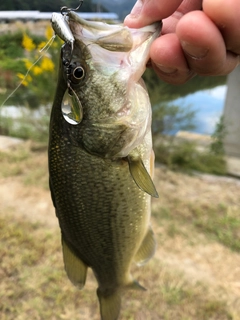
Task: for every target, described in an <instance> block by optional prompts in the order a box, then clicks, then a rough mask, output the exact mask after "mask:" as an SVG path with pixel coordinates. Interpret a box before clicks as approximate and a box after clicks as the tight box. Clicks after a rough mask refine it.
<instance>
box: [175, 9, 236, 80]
mask: <svg viewBox="0 0 240 320" xmlns="http://www.w3.org/2000/svg"><path fill="white" fill-rule="evenodd" d="M176 34H177V36H178V38H179V40H180V42H181V45H182V48H183V51H184V52H185V56H186V59H187V62H188V65H189V67H190V69H192V70H194V71H195V72H196V73H198V74H200V75H221V74H227V73H229V72H231V71H232V70H233V69H234V68H235V67H236V66H237V64H238V57H237V55H234V54H231V53H227V51H226V47H225V43H224V40H223V37H222V35H221V32H220V31H219V29H218V28H217V27H216V25H215V24H214V23H213V22H212V20H211V19H210V18H209V17H208V16H207V15H206V14H205V13H204V12H202V11H193V12H190V13H188V14H186V15H185V16H184V17H182V19H181V20H180V21H179V23H178V25H177V28H176Z"/></svg>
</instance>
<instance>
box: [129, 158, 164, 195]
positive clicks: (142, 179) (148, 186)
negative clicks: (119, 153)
mask: <svg viewBox="0 0 240 320" xmlns="http://www.w3.org/2000/svg"><path fill="white" fill-rule="evenodd" d="M127 159H128V164H129V170H130V173H131V175H132V177H133V180H134V181H135V183H136V185H137V186H138V187H139V188H140V189H141V190H143V191H145V192H146V193H148V194H150V196H152V197H155V198H158V197H159V196H158V193H157V190H156V188H155V185H154V183H153V181H152V178H151V177H150V175H149V173H148V172H147V169H146V168H145V166H144V164H143V162H142V159H141V158H140V157H138V158H135V157H132V156H130V155H128V157H127Z"/></svg>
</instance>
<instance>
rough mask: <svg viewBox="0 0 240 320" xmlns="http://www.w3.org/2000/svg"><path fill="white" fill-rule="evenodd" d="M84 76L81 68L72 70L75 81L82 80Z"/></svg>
mask: <svg viewBox="0 0 240 320" xmlns="http://www.w3.org/2000/svg"><path fill="white" fill-rule="evenodd" d="M84 76H85V70H84V69H83V67H76V68H75V69H74V70H73V77H74V78H75V79H76V80H82V79H83V78H84Z"/></svg>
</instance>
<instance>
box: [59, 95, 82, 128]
mask: <svg viewBox="0 0 240 320" xmlns="http://www.w3.org/2000/svg"><path fill="white" fill-rule="evenodd" d="M61 108H62V115H63V117H64V119H65V120H66V121H67V122H68V123H70V124H73V125H77V124H79V123H80V122H81V121H82V118H83V108H82V104H81V102H80V100H79V99H78V96H77V95H76V92H75V91H74V90H71V89H68V90H66V92H65V94H64V96H63V99H62V105H61Z"/></svg>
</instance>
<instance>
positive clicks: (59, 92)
mask: <svg viewBox="0 0 240 320" xmlns="http://www.w3.org/2000/svg"><path fill="white" fill-rule="evenodd" d="M68 23H69V28H70V30H71V33H72V35H73V37H74V41H72V42H71V43H70V41H67V42H65V43H64V44H63V46H62V48H61V57H60V64H59V71H58V72H59V73H58V83H57V88H56V94H55V98H54V102H53V106H52V111H51V118H50V132H49V151H48V152H49V184H50V190H51V196H52V201H53V204H54V206H55V210H56V216H57V218H58V221H59V226H60V230H61V239H62V240H61V241H62V253H63V261H64V267H65V271H66V273H67V276H68V278H69V279H70V281H71V282H72V283H73V284H74V285H75V286H76V287H77V288H79V289H83V288H84V286H85V282H86V277H87V270H88V268H91V269H92V271H93V273H94V275H95V277H96V280H97V283H98V288H97V297H98V300H99V305H100V315H101V319H102V320H117V319H119V316H120V309H121V297H122V295H123V294H124V290H128V289H135V290H142V291H144V290H145V288H144V287H143V286H142V285H140V284H139V283H138V282H137V280H136V279H134V277H133V276H132V274H131V266H132V265H133V264H134V263H135V264H137V265H139V266H141V265H143V264H145V263H147V262H148V261H149V260H150V259H151V258H152V257H153V255H154V252H155V250H156V240H155V237H154V233H153V230H152V227H151V223H150V215H151V197H152V196H153V197H158V193H157V190H156V188H155V186H154V183H153V172H154V152H153V150H152V136H151V104H150V99H149V96H148V93H147V90H146V87H145V85H144V82H143V80H142V79H141V76H142V74H143V72H144V71H145V68H146V63H147V61H148V59H149V48H150V46H151V43H152V42H153V41H154V40H155V39H156V38H157V37H158V36H159V34H160V31H161V23H159V22H158V23H154V24H152V25H149V26H146V27H143V28H140V29H130V28H128V27H126V26H123V25H108V24H106V23H103V22H96V21H85V20H83V19H81V18H80V17H79V16H78V14H76V13H75V12H72V11H70V12H68ZM55 29H56V30H57V28H55ZM72 45H73V48H72Z"/></svg>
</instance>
